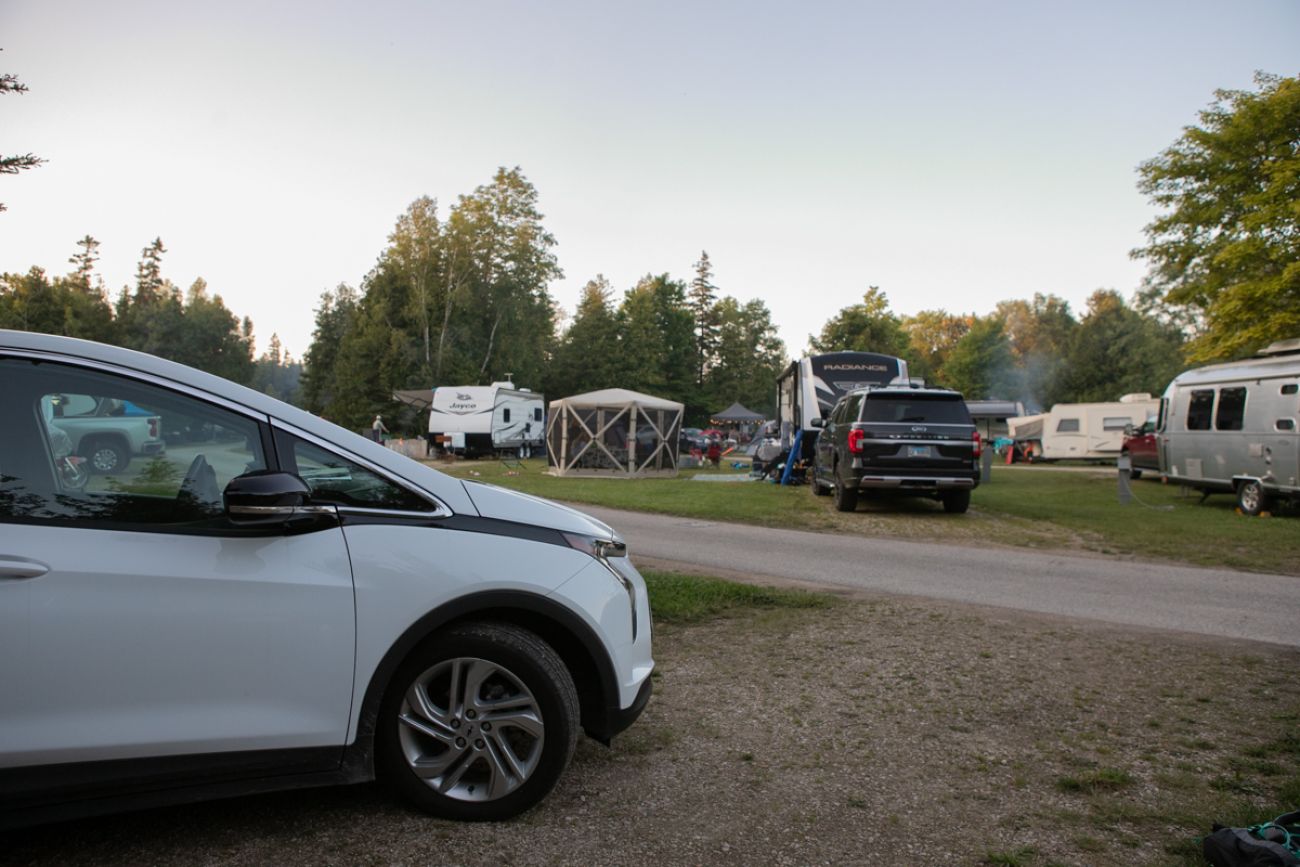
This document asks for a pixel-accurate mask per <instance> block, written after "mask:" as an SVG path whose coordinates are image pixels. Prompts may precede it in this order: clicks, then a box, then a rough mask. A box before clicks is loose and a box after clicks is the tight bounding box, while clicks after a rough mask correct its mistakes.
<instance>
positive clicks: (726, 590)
mask: <svg viewBox="0 0 1300 867" xmlns="http://www.w3.org/2000/svg"><path fill="white" fill-rule="evenodd" d="M643 577H644V578H645V582H646V589H647V590H648V591H649V593H650V610H651V611H652V612H653V613H654V619H655V620H656V621H659V622H660V623H695V622H698V621H700V620H705V619H708V618H710V617H719V616H724V615H729V614H735V613H740V612H742V611H746V610H754V609H773V608H829V607H830V606H832V605H834V604H835V603H836V601H837V600H836V599H835V598H834V597H832V596H828V595H823V594H820V593H811V592H809V591H807V590H787V589H783V588H779V587H761V586H756V585H753V584H739V583H737V582H735V581H724V580H722V579H720V578H711V577H709V576H707V575H690V574H685V573H681V572H660V571H656V570H652V569H647V570H646V571H645V572H644V573H643Z"/></svg>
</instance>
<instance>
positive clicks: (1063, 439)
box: [1007, 392, 1160, 461]
mask: <svg viewBox="0 0 1300 867" xmlns="http://www.w3.org/2000/svg"><path fill="white" fill-rule="evenodd" d="M1159 406H1160V401H1159V400H1157V399H1156V398H1154V397H1152V396H1151V395H1149V394H1146V393H1145V392H1143V393H1139V394H1126V395H1124V396H1123V397H1121V398H1120V399H1119V400H1118V401H1111V402H1107V403H1058V404H1056V405H1055V406H1053V407H1052V408H1051V410H1050V411H1048V412H1042V413H1038V414H1037V415H1025V416H1020V417H1019V418H1009V419H1007V436H1008V437H1010V438H1011V439H1013V440H1015V441H1016V445H1017V446H1018V447H1019V448H1020V450H1021V451H1023V452H1024V454H1025V455H1026V456H1027V457H1028V458H1029V459H1030V460H1033V461H1060V460H1082V461H1105V460H1114V459H1115V458H1117V457H1119V453H1120V449H1121V448H1122V447H1123V445H1124V431H1125V429H1126V428H1128V427H1129V426H1130V425H1132V426H1133V427H1141V426H1142V424H1143V423H1144V422H1146V420H1147V418H1148V417H1149V416H1152V415H1155V413H1156V410H1157V409H1158V408H1159Z"/></svg>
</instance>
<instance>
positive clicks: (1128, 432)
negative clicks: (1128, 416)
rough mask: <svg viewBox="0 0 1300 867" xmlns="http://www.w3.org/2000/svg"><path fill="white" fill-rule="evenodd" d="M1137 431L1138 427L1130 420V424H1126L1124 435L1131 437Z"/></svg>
mask: <svg viewBox="0 0 1300 867" xmlns="http://www.w3.org/2000/svg"><path fill="white" fill-rule="evenodd" d="M1135 433H1137V428H1135V427H1133V423H1132V422H1129V423H1128V424H1126V425H1124V436H1126V437H1131V436H1133V434H1135Z"/></svg>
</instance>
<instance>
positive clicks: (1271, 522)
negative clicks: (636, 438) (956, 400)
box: [435, 460, 1300, 575]
mask: <svg viewBox="0 0 1300 867" xmlns="http://www.w3.org/2000/svg"><path fill="white" fill-rule="evenodd" d="M435 466H438V467H439V468H440V469H444V470H447V471H450V472H452V473H454V474H456V475H459V476H462V477H466V478H477V479H479V480H481V481H485V482H491V483H494V484H499V485H502V486H504V487H509V488H514V489H516V490H520V491H524V492H526V493H530V494H537V495H539V496H543V497H548V498H551V499H556V500H565V501H568V502H572V503H579V504H589V505H594V506H606V507H609V508H616V509H631V510H635V511H642V512H655V513H659V514H667V515H679V516H682V517H686V518H698V519H701V520H713V521H736V522H739V523H746V524H760V525H764V526H773V527H776V526H779V527H790V528H795V529H804V530H815V531H821V532H853V533H857V534H859V535H872V536H891V537H896V538H909V539H918V540H924V541H934V542H950V543H956V544H971V543H976V544H978V543H994V544H1002V545H1016V546H1025V547H1034V548H1056V549H1074V550H1083V551H1092V552H1097V553H1103V554H1118V555H1125V556H1135V557H1141V558H1149V559H1153V560H1167V561H1175V562H1186V563H1194V564H1198V565H1205V566H1225V567H1229V568H1235V569H1247V570H1251V571H1262V572H1281V573H1284V574H1292V575H1300V517H1297V516H1296V514H1295V513H1294V511H1292V512H1291V513H1290V514H1285V515H1279V516H1277V517H1272V518H1249V517H1245V516H1243V515H1239V514H1237V513H1236V511H1235V502H1234V500H1233V498H1232V497H1229V496H1226V495H1223V496H1213V497H1211V498H1209V499H1208V500H1206V501H1205V502H1204V503H1200V502H1199V495H1195V494H1191V495H1185V494H1184V493H1183V492H1182V491H1181V490H1180V489H1179V488H1177V487H1174V486H1172V485H1162V484H1160V483H1159V482H1158V481H1149V480H1147V479H1142V480H1140V481H1137V482H1134V483H1133V491H1134V493H1135V495H1136V497H1137V498H1138V499H1139V500H1141V501H1142V502H1133V503H1130V504H1128V505H1124V506H1121V505H1120V504H1119V502H1118V496H1117V484H1116V480H1115V477H1114V475H1113V472H1108V471H1106V470H1104V469H1103V470H1102V472H1103V474H1102V475H1094V474H1092V473H1078V472H1057V471H1054V470H1052V469H1051V468H1049V467H1027V468H1018V467H1014V468H1007V467H994V472H993V480H992V481H991V482H989V483H987V484H984V485H981V486H980V487H979V488H978V489H977V490H976V491H975V493H974V496H973V498H972V502H971V511H970V513H968V514H966V515H946V514H944V512H943V509H942V507H941V506H940V505H939V504H938V503H936V502H933V501H930V500H925V499H915V498H904V499H889V500H880V501H868V502H866V503H865V504H864V505H862V506H860V507H859V509H858V511H857V512H855V513H853V514H840V513H837V512H836V511H835V510H834V508H833V507H832V505H831V502H830V498H829V497H814V496H812V494H811V492H810V491H809V489H808V488H807V487H806V486H791V487H782V486H780V485H774V484H770V483H766V482H737V483H727V482H701V481H694V477H695V476H696V475H698V474H700V473H713V472H723V473H730V474H734V475H741V476H743V475H745V471H744V470H733V469H731V468H730V467H729V466H728V465H726V464H725V463H724V465H723V468H722V470H719V471H714V470H701V471H693V470H688V471H684V472H682V473H681V474H680V475H679V476H677V477H676V478H670V479H635V480H628V479H605V478H596V479H592V478H556V477H554V476H549V475H546V474H545V473H544V472H543V471H544V470H545V468H546V465H545V462H544V461H542V460H531V461H525V462H524V469H523V470H522V471H512V470H508V469H507V468H506V467H505V466H504V465H502V464H501V463H499V462H496V461H471V462H463V463H459V464H455V465H451V466H444V465H435Z"/></svg>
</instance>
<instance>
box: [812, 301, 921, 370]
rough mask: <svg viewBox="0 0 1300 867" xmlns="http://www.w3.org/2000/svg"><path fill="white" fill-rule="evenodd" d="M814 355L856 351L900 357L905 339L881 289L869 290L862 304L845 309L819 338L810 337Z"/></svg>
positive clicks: (826, 326)
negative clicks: (815, 353) (816, 353)
mask: <svg viewBox="0 0 1300 867" xmlns="http://www.w3.org/2000/svg"><path fill="white" fill-rule="evenodd" d="M808 344H809V346H810V347H811V348H812V350H813V351H814V352H838V351H840V350H848V349H851V350H857V351H859V352H879V353H882V354H884V355H902V354H903V352H904V351H905V350H906V349H907V335H906V334H905V333H903V328H902V325H901V324H900V322H899V319H898V317H897V316H895V315H894V314H893V313H891V312H890V310H889V299H888V298H887V297H886V296H885V293H884V292H881V291H880V287H878V286H872V287H871V288H870V289H868V290H867V292H866V294H865V295H863V296H862V303H861V304H854V305H852V306H850V307H845V308H843V309H842V310H840V312H839V313H837V314H836V315H835V316H834V317H832V318H831V319H830V320H829V321H828V322H827V323H826V324H825V325H823V326H822V331H821V334H820V335H818V336H817V337H809V338H808Z"/></svg>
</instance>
